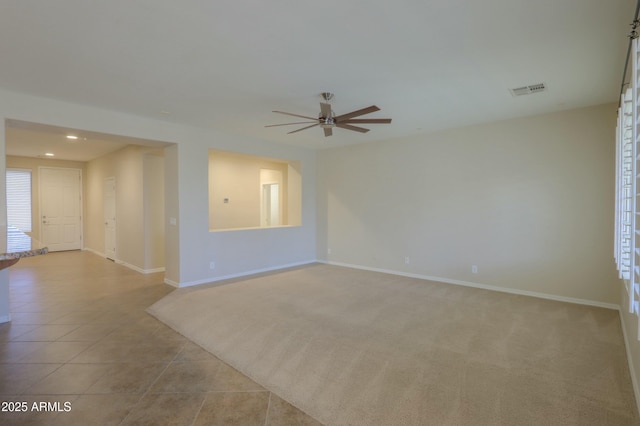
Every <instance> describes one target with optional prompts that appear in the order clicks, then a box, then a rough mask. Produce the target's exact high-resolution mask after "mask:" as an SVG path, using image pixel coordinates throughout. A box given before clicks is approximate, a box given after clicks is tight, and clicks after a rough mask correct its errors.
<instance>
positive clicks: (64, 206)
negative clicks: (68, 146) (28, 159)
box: [39, 167, 82, 251]
mask: <svg viewBox="0 0 640 426" xmlns="http://www.w3.org/2000/svg"><path fill="white" fill-rule="evenodd" d="M39 185H40V227H41V232H40V238H41V239H42V242H43V243H44V244H45V245H46V246H47V247H48V248H49V251H63V250H79V249H81V248H82V171H81V170H80V169H66V168H54V167H40V168H39Z"/></svg>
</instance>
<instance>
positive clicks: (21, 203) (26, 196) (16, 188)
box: [7, 169, 31, 232]
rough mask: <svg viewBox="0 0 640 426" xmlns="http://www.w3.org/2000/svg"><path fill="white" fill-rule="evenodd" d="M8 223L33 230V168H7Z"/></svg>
mask: <svg viewBox="0 0 640 426" xmlns="http://www.w3.org/2000/svg"><path fill="white" fill-rule="evenodd" d="M7 224H8V225H9V226H15V227H16V228H18V229H20V230H21V231H23V232H31V170H24V169H7Z"/></svg>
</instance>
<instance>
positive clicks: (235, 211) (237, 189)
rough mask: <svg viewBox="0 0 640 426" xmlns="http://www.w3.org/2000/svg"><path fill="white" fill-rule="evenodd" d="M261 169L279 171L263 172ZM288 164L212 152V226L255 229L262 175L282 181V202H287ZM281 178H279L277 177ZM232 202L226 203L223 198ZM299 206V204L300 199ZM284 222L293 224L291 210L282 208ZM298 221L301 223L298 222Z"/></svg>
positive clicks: (258, 215) (258, 224)
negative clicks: (290, 220)
mask: <svg viewBox="0 0 640 426" xmlns="http://www.w3.org/2000/svg"><path fill="white" fill-rule="evenodd" d="M261 170H271V171H277V172H279V173H269V172H266V173H265V172H262V173H261ZM288 173H289V167H288V164H287V163H286V162H278V161H270V160H268V159H264V158H260V157H255V156H250V155H244V154H237V153H233V152H226V151H219V150H210V151H209V229H211V230H221V229H229V228H254V227H259V226H260V199H261V198H260V183H261V176H266V175H269V176H273V177H272V179H275V180H278V181H279V183H280V188H281V191H280V193H281V194H282V201H283V205H286V203H287V202H288V200H287V198H288V197H287V194H288V193H289V190H288V186H289V177H288ZM276 175H278V176H279V177H278V178H276V177H275V176H276ZM225 198H228V199H229V202H228V203H225V202H224V199H225ZM297 204H298V205H299V204H300V202H299V200H298V203H297ZM280 211H281V212H282V215H283V221H282V224H283V225H287V224H291V223H290V222H289V220H288V214H289V210H288V209H282V208H281V209H280ZM296 224H299V223H296Z"/></svg>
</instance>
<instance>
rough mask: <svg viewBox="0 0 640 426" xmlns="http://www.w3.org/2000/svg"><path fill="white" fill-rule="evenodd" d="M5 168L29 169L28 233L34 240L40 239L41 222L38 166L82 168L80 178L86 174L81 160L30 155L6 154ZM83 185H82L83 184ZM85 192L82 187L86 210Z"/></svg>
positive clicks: (84, 164) (85, 226)
mask: <svg viewBox="0 0 640 426" xmlns="http://www.w3.org/2000/svg"><path fill="white" fill-rule="evenodd" d="M6 162H7V168H17V169H29V170H31V229H32V230H33V231H32V232H30V233H28V234H29V235H31V236H32V237H33V238H35V239H36V240H39V239H40V232H41V229H40V228H41V222H40V220H39V218H40V213H39V212H40V187H39V179H40V174H39V171H38V168H39V167H60V168H69V169H80V170H82V178H83V180H84V179H85V175H86V163H85V162H83V161H65V160H54V159H45V158H42V159H40V158H30V157H14V156H10V155H8V156H7V159H6ZM83 187H84V185H83ZM86 195H87V193H86V190H84V188H83V197H82V198H83V203H82V209H83V211H85V212H86V209H87V197H86ZM82 231H83V235H84V234H86V233H87V224H86V221H85V223H83V230H82Z"/></svg>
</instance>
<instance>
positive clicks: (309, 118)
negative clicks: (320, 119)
mask: <svg viewBox="0 0 640 426" xmlns="http://www.w3.org/2000/svg"><path fill="white" fill-rule="evenodd" d="M272 112H275V113H277V114H284V115H292V116H294V117H300V118H306V119H307V120H317V118H315V117H307V116H306V115H300V114H292V113H290V112H284V111H272Z"/></svg>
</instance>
